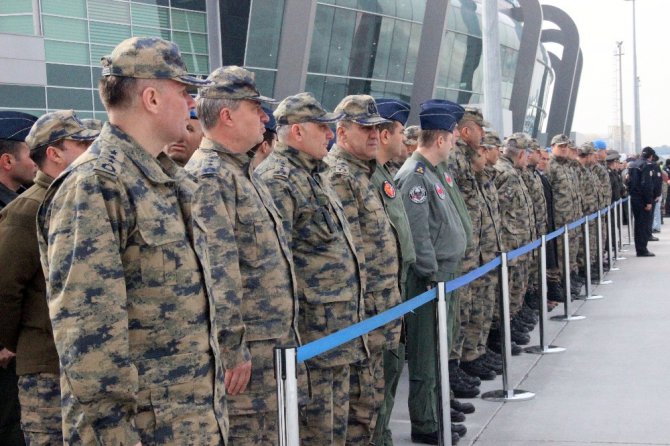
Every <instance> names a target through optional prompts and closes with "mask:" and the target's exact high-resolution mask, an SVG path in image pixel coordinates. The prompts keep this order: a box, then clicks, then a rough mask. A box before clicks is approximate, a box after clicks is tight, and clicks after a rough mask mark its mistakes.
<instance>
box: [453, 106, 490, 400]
mask: <svg viewBox="0 0 670 446" xmlns="http://www.w3.org/2000/svg"><path fill="white" fill-rule="evenodd" d="M488 125H489V124H488V123H487V122H486V121H484V118H483V116H482V113H481V111H480V110H479V109H477V108H474V107H466V108H465V113H464V115H463V118H462V119H461V120H460V122H459V123H458V129H459V133H460V137H459V139H458V140H457V141H456V145H455V147H454V149H453V150H452V151H451V152H450V153H449V159H448V165H449V170H450V171H451V172H452V173H453V175H454V177H455V180H456V183H457V184H458V189H459V190H460V193H461V194H462V195H463V199H464V201H465V205H466V207H467V210H468V214H469V221H470V228H471V240H470V245H469V246H468V249H467V250H466V253H465V258H464V259H463V271H464V272H468V271H471V270H473V269H475V268H477V267H479V266H481V265H483V263H482V262H483V256H482V250H481V235H482V223H483V222H484V219H485V218H488V217H485V216H484V213H485V212H486V213H488V210H487V209H486V206H487V204H486V200H485V198H484V196H483V194H482V192H481V189H480V185H479V182H478V180H477V174H481V173H482V171H483V169H484V167H485V164H486V158H485V152H484V151H485V150H486V149H484V148H482V147H481V140H482V138H483V135H484V127H486V126H488ZM479 162H481V166H480V168H479V169H476V168H475V164H477V165H478V163H479ZM487 280H488V279H486V278H484V277H482V278H479V279H477V280H476V281H474V282H472V283H470V284H469V285H467V286H465V287H462V288H460V289H459V290H458V296H459V300H460V324H461V331H460V335H459V337H458V338H457V339H456V340H455V343H454V348H453V349H452V352H451V356H450V366H451V367H450V368H449V370H450V375H449V378H450V379H451V380H452V387H453V386H458V385H462V384H461V383H455V382H454V381H456V380H458V379H459V374H460V375H461V376H460V380H461V381H465V380H467V377H463V376H462V374H463V372H465V373H467V374H468V375H470V376H475V377H478V378H481V379H486V380H491V379H494V378H495V376H496V370H500V367H499V366H501V365H500V364H498V363H495V367H492V366H493V364H491V363H490V361H486V360H485V359H484V358H483V357H482V352H481V351H480V350H479V349H478V345H479V341H480V338H481V330H482V327H483V326H486V327H487V331H488V327H489V326H490V323H491V321H490V318H491V317H492V316H493V315H492V314H490V315H489V316H488V320H486V319H487V318H486V316H484V315H485V314H486V313H487V309H488V308H489V307H491V308H492V306H491V305H490V298H491V296H487V295H486V294H475V292H476V291H486V290H488V289H487V288H486V284H487ZM480 358H481V359H480ZM458 361H460V365H458Z"/></svg>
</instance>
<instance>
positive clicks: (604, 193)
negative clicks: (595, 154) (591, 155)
mask: <svg viewBox="0 0 670 446" xmlns="http://www.w3.org/2000/svg"><path fill="white" fill-rule="evenodd" d="M591 171H593V173H594V174H595V175H596V177H597V178H598V183H599V184H600V187H599V189H600V200H599V201H598V209H602V208H604V207H605V206H609V205H610V203H611V202H612V186H611V185H610V176H609V174H608V173H607V167H605V166H604V165H603V164H602V163H599V162H598V163H594V164H593V166H591Z"/></svg>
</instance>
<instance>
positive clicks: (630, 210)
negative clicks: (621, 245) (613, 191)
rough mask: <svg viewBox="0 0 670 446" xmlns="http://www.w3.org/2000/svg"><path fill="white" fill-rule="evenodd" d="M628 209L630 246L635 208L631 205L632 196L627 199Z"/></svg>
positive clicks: (629, 243)
mask: <svg viewBox="0 0 670 446" xmlns="http://www.w3.org/2000/svg"><path fill="white" fill-rule="evenodd" d="M626 209H628V225H627V226H628V228H627V231H628V243H626V244H627V245H628V246H630V245H631V228H632V227H633V208H632V207H631V204H630V196H629V197H628V199H627V200H626Z"/></svg>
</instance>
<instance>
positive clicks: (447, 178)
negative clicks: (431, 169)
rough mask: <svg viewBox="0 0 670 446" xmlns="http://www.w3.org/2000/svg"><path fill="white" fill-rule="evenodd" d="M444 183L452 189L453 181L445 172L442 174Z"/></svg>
mask: <svg viewBox="0 0 670 446" xmlns="http://www.w3.org/2000/svg"><path fill="white" fill-rule="evenodd" d="M444 181H446V182H447V186H449V187H454V179H453V178H451V175H449V174H448V173H447V172H444Z"/></svg>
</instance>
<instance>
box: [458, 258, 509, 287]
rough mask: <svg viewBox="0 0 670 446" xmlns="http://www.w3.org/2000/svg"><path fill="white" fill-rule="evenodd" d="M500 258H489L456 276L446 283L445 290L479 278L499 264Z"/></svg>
mask: <svg viewBox="0 0 670 446" xmlns="http://www.w3.org/2000/svg"><path fill="white" fill-rule="evenodd" d="M500 263H501V260H500V257H496V258H495V259H493V260H491V261H490V262H489V263H485V264H483V265H482V266H480V267H479V268H477V269H473V270H472V271H470V272H469V273H467V274H466V275H464V276H461V277H457V278H455V279H454V280H450V281H449V282H447V283H446V292H447V293H450V292H452V291H454V290H457V289H459V288H460V287H462V286H465V285H467V284H468V283H470V282H472V281H474V280H477V279H479V278H480V277H482V276H483V275H484V274H486V273H488V272H489V271H491V270H493V269H495V268H497V267H499V266H500Z"/></svg>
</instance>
